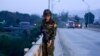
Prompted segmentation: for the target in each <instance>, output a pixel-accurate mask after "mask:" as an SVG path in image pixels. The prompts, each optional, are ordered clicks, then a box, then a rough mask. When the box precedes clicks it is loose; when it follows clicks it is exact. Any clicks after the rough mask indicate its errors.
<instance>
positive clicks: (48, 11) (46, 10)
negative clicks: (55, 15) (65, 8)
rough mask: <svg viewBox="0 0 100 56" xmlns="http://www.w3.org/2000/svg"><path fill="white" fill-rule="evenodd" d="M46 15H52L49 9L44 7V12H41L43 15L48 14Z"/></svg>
mask: <svg viewBox="0 0 100 56" xmlns="http://www.w3.org/2000/svg"><path fill="white" fill-rule="evenodd" d="M48 15H50V16H51V15H52V13H51V11H50V10H49V9H45V10H44V12H43V16H44V17H45V16H48Z"/></svg>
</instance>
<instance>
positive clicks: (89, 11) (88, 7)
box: [82, 0, 90, 12]
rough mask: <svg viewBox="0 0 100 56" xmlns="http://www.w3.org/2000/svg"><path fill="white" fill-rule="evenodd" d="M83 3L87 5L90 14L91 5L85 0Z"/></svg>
mask: <svg viewBox="0 0 100 56" xmlns="http://www.w3.org/2000/svg"><path fill="white" fill-rule="evenodd" d="M82 1H83V2H84V3H85V4H86V6H87V8H88V12H90V5H89V4H88V3H87V2H86V1H85V0H82Z"/></svg>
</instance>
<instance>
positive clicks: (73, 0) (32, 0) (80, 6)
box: [0, 0, 100, 14]
mask: <svg viewBox="0 0 100 56" xmlns="http://www.w3.org/2000/svg"><path fill="white" fill-rule="evenodd" d="M51 1H53V5H54V6H53V9H52V12H54V13H61V12H66V11H73V10H87V5H86V4H85V3H84V2H83V1H82V0H51ZM85 2H87V3H88V4H89V5H90V9H91V10H96V9H100V0H85ZM47 8H48V0H0V11H3V10H8V11H11V12H16V11H17V12H21V13H29V14H42V12H43V10H44V9H47Z"/></svg>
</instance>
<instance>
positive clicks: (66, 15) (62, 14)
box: [60, 12, 68, 22]
mask: <svg viewBox="0 0 100 56" xmlns="http://www.w3.org/2000/svg"><path fill="white" fill-rule="evenodd" d="M60 17H61V20H62V21H64V22H66V21H67V20H68V13H64V12H62V13H61V16H60Z"/></svg>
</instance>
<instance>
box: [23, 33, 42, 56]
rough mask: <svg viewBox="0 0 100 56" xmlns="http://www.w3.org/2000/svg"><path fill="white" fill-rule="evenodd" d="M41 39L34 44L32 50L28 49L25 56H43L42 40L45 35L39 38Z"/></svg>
mask: <svg viewBox="0 0 100 56" xmlns="http://www.w3.org/2000/svg"><path fill="white" fill-rule="evenodd" d="M39 37H40V39H39V40H38V41H37V42H36V43H34V44H33V46H32V48H31V49H30V50H29V51H28V49H26V51H27V52H26V54H25V55H24V56H42V38H43V35H41V36H39Z"/></svg>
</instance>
